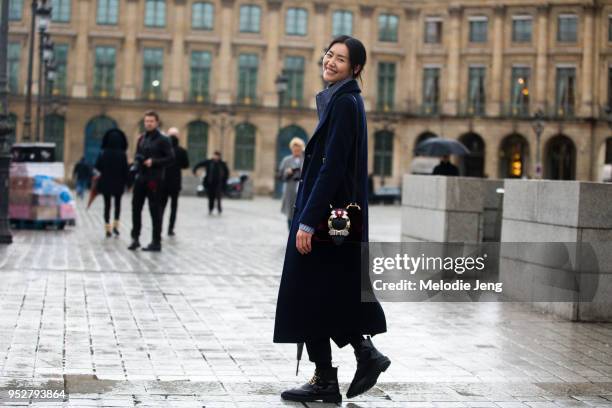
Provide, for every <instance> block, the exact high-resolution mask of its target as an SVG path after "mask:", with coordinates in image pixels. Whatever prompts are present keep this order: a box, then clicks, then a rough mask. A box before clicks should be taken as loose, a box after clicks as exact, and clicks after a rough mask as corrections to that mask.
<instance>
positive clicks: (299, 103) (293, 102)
mask: <svg viewBox="0 0 612 408" xmlns="http://www.w3.org/2000/svg"><path fill="white" fill-rule="evenodd" d="M281 106H282V107H283V108H291V109H297V108H303V107H304V100H303V99H298V98H282V100H281Z"/></svg>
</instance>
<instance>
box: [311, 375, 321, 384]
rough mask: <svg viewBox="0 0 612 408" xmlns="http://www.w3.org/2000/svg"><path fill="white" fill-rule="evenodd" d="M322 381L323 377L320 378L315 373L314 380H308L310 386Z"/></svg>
mask: <svg viewBox="0 0 612 408" xmlns="http://www.w3.org/2000/svg"><path fill="white" fill-rule="evenodd" d="M320 379H321V377H319V375H318V374H317V373H316V372H315V373H314V375H313V376H312V378H311V379H310V380H308V384H311V385H315V384H316V383H318V382H319V380H320Z"/></svg>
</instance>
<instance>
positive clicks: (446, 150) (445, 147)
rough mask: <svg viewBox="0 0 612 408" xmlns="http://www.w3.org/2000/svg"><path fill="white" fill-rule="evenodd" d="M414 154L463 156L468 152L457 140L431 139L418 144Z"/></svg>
mask: <svg viewBox="0 0 612 408" xmlns="http://www.w3.org/2000/svg"><path fill="white" fill-rule="evenodd" d="M415 153H416V154H418V155H421V156H432V157H440V156H449V155H451V154H456V155H458V156H465V155H468V154H470V150H469V149H468V148H467V147H465V145H464V144H463V143H461V142H459V141H457V140H453V139H444V138H442V137H432V138H430V139H427V140H424V141H422V142H421V143H419V144H418V145H417V147H416V149H415Z"/></svg>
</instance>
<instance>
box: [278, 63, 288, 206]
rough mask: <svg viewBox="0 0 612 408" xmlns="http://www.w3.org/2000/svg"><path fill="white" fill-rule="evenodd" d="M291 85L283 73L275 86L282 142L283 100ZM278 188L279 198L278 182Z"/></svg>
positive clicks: (279, 132) (279, 131)
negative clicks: (288, 86)
mask: <svg viewBox="0 0 612 408" xmlns="http://www.w3.org/2000/svg"><path fill="white" fill-rule="evenodd" d="M288 83H289V79H288V78H287V76H285V75H283V73H282V72H281V73H280V75H278V76H277V77H276V80H275V81H274V84H275V85H276V93H277V94H278V135H277V140H280V135H281V131H282V126H283V109H282V105H283V99H284V96H285V93H286V92H287V85H288ZM276 183H277V186H276V187H275V188H274V191H275V192H276V193H275V194H276V195H277V196H278V183H279V181H278V180H277V181H276Z"/></svg>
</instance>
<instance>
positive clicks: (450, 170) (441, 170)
mask: <svg viewBox="0 0 612 408" xmlns="http://www.w3.org/2000/svg"><path fill="white" fill-rule="evenodd" d="M431 174H433V175H434V176H458V175H459V169H458V168H457V166H455V165H454V164H453V163H451V162H450V156H442V157H441V158H440V163H439V164H438V165H437V166H436V167H434V169H433V172H432V173H431Z"/></svg>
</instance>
